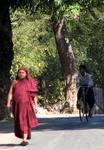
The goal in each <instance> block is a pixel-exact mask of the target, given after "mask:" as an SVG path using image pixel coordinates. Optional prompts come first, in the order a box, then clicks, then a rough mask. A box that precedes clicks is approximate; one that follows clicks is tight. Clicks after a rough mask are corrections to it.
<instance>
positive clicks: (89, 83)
mask: <svg viewBox="0 0 104 150" xmlns="http://www.w3.org/2000/svg"><path fill="white" fill-rule="evenodd" d="M77 86H78V87H79V90H78V96H77V107H79V106H78V103H79V102H78V101H79V99H80V98H81V97H82V92H83V91H82V88H83V87H85V90H86V95H85V100H86V101H87V103H88V105H89V108H90V110H89V116H92V108H93V106H94V103H95V97H94V92H93V80H92V78H91V75H90V74H89V73H87V68H86V66H85V65H80V66H79V74H78V77H77Z"/></svg>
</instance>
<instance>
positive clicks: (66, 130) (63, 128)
mask: <svg viewBox="0 0 104 150" xmlns="http://www.w3.org/2000/svg"><path fill="white" fill-rule="evenodd" d="M38 117H39V122H40V126H39V127H38V128H37V129H34V130H32V139H31V141H30V144H29V145H28V146H26V147H22V146H20V145H19V143H20V142H21V139H18V138H16V137H15V136H14V133H13V121H9V122H0V150H18V149H19V150H104V115H96V116H94V117H93V118H91V120H90V121H89V122H88V123H87V122H86V121H85V122H82V123H81V122H80V121H79V118H78V116H69V115H61V116H57V115H54V116H43V117H41V116H38Z"/></svg>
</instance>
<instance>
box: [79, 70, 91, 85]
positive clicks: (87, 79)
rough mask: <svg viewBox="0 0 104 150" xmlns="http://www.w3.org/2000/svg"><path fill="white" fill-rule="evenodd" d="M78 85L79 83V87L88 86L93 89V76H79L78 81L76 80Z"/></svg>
mask: <svg viewBox="0 0 104 150" xmlns="http://www.w3.org/2000/svg"><path fill="white" fill-rule="evenodd" d="M76 83H77V86H79V87H80V86H84V85H86V86H88V87H92V86H93V80H92V76H91V74H89V73H87V72H85V74H84V75H81V74H80V73H79V74H78V76H77V79H76Z"/></svg>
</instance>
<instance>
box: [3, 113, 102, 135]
mask: <svg viewBox="0 0 104 150" xmlns="http://www.w3.org/2000/svg"><path fill="white" fill-rule="evenodd" d="M39 123H40V125H39V126H38V127H37V128H36V129H33V132H38V131H46V130H50V131H53V130H88V129H104V115H97V116H94V117H93V118H91V119H90V120H89V122H86V121H84V122H80V120H79V117H57V118H56V117H54V118H39ZM13 126H14V125H13V120H10V121H5V122H0V133H4V134H5V133H10V132H13V130H14V127H13Z"/></svg>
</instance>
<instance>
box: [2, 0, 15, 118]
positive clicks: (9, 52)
mask: <svg viewBox="0 0 104 150" xmlns="http://www.w3.org/2000/svg"><path fill="white" fill-rule="evenodd" d="M12 59H13V43H12V29H11V21H10V14H9V2H8V1H5V0H4V2H3V1H2V2H0V88H2V90H1V92H3V93H1V95H3V96H1V98H0V119H3V118H4V117H5V107H4V104H5V102H4V101H5V100H4V99H5V97H6V94H7V90H8V86H9V83H10V73H9V72H10V68H11V64H12Z"/></svg>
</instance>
